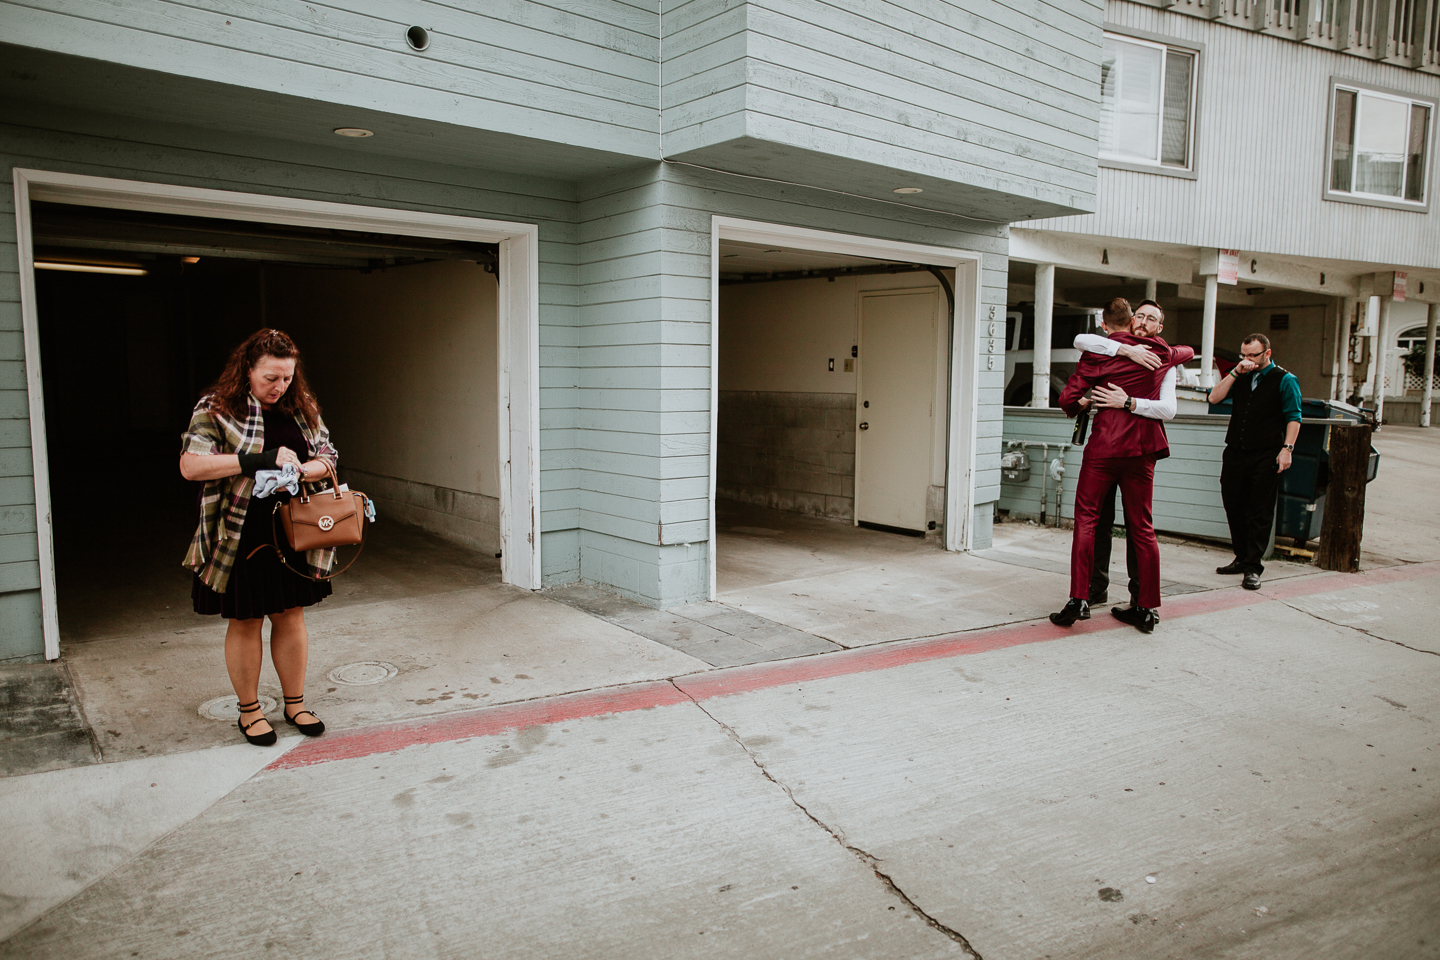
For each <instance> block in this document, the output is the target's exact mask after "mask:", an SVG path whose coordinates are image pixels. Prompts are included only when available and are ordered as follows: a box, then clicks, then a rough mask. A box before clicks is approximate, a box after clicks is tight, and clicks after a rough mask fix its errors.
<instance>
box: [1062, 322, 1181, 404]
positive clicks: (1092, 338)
mask: <svg viewBox="0 0 1440 960" xmlns="http://www.w3.org/2000/svg"><path fill="white" fill-rule="evenodd" d="M1075 349H1076V350H1079V351H1081V352H1084V353H1098V354H1101V355H1103V356H1107V357H1113V356H1115V354H1117V353H1119V352H1120V344H1119V343H1116V342H1115V341H1114V340H1111V339H1110V338H1109V337H1102V336H1100V335H1099V334H1098V333H1082V334H1080V335H1079V336H1078V337H1076V338H1075ZM1135 412H1136V413H1138V414H1140V416H1142V417H1149V418H1150V419H1152V420H1173V419H1175V368H1174V367H1171V368H1170V369H1168V370H1166V371H1165V378H1164V379H1163V380H1161V381H1160V399H1159V400H1146V399H1145V398H1143V397H1136V398H1135Z"/></svg>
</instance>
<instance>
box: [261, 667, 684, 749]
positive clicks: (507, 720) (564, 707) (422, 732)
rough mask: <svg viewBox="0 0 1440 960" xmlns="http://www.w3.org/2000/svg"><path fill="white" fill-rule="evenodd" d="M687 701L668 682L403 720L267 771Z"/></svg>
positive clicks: (314, 744) (330, 740) (338, 736)
mask: <svg viewBox="0 0 1440 960" xmlns="http://www.w3.org/2000/svg"><path fill="white" fill-rule="evenodd" d="M689 702H690V698H689V697H687V696H685V694H683V693H681V692H680V691H679V690H677V689H675V686H674V684H672V683H670V682H669V681H668V680H649V681H646V682H644V683H635V684H629V685H627V686H623V687H610V688H607V689H605V690H586V691H584V692H583V693H567V694H561V695H560V696H555V697H545V698H544V699H541V700H527V701H525V702H524V703H507V704H500V705H498V706H494V707H482V708H481V709H478V710H466V711H464V712H461V713H447V714H442V715H440V716H437V717H426V718H424V719H421V720H405V721H400V722H398V723H392V724H380V725H376V726H373V727H361V728H359V729H357V730H348V731H344V732H341V733H330V734H326V735H325V738H324V739H323V740H307V741H305V742H304V743H301V744H298V745H297V746H296V747H295V748H294V749H292V750H290V751H289V752H288V753H286V754H285V755H284V756H283V757H281V758H280V759H278V760H276V761H275V762H274V763H272V764H270V765H269V766H267V767H266V768H265V769H266V770H285V769H290V768H294V767H308V766H311V765H313V764H317V763H328V762H329V761H331V760H354V759H356V758H359V757H368V756H372V755H374V754H377V753H389V752H391V751H394V750H403V749H404V748H406V747H413V746H418V745H420V744H426V743H448V742H449V741H452V740H468V739H470V738H471V737H488V736H491V735H493V734H497V733H504V732H505V731H507V730H519V729H523V728H525V727H534V726H539V725H540V724H549V723H562V722H564V721H567V720H579V719H581V718H583V717H598V716H601V715H604V714H610V713H629V712H631V711H632V710H648V709H650V708H651V707H667V706H670V705H672V704H676V703H689Z"/></svg>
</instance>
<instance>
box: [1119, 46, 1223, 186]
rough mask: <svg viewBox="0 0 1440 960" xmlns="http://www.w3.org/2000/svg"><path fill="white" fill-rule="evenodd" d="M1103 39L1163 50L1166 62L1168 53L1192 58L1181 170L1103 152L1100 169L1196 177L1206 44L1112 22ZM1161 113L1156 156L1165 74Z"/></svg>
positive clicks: (1162, 123) (1162, 120) (1162, 122)
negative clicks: (1202, 72) (1201, 80)
mask: <svg viewBox="0 0 1440 960" xmlns="http://www.w3.org/2000/svg"><path fill="white" fill-rule="evenodd" d="M1105 36H1106V37H1110V38H1114V39H1116V40H1120V41H1123V42H1125V43H1136V44H1139V45H1141V46H1152V47H1160V48H1162V49H1164V50H1165V53H1166V59H1167V60H1168V58H1169V53H1170V51H1171V50H1175V51H1178V52H1181V53H1185V54H1188V55H1190V56H1193V57H1194V58H1195V59H1194V61H1193V62H1192V66H1191V73H1190V135H1189V137H1188V138H1187V142H1186V144H1185V147H1186V164H1185V166H1183V167H1177V166H1171V165H1169V164H1165V163H1161V162H1160V161H1159V160H1156V161H1155V162H1154V163H1150V162H1147V161H1142V160H1136V159H1135V158H1133V157H1120V156H1112V155H1109V154H1106V153H1103V152H1100V153H1099V160H1100V166H1102V167H1107V168H1109V169H1112V170H1129V171H1132V172H1134V173H1153V174H1159V175H1160V176H1166V177H1180V178H1182V179H1186V180H1195V179H1198V178H1199V173H1198V172H1197V163H1196V153H1197V151H1196V144H1197V143H1198V142H1199V130H1200V78H1201V66H1202V63H1203V61H1204V57H1205V45H1204V44H1203V43H1190V42H1188V41H1184V40H1177V39H1175V38H1174V37H1167V36H1164V35H1162V34H1158V33H1149V32H1146V31H1143V30H1132V29H1130V28H1129V27H1125V26H1122V25H1120V24H1115V23H1107V24H1105ZM1161 78H1162V79H1161V98H1162V99H1161V112H1160V126H1159V130H1158V131H1157V134H1156V137H1157V149H1156V151H1155V154H1156V156H1157V157H1158V156H1159V155H1160V150H1159V149H1158V143H1159V138H1160V137H1163V136H1164V131H1165V112H1164V99H1163V98H1164V79H1163V78H1164V72H1163V67H1162V72H1161Z"/></svg>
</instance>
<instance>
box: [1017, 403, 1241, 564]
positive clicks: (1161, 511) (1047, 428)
mask: <svg viewBox="0 0 1440 960" xmlns="http://www.w3.org/2000/svg"><path fill="white" fill-rule="evenodd" d="M1229 422H1230V421H1229V418H1227V417H1177V418H1176V419H1175V420H1173V421H1171V422H1170V423H1167V424H1166V425H1165V433H1166V435H1167V436H1168V437H1169V438H1170V456H1169V457H1168V458H1167V459H1165V460H1161V461H1160V462H1159V463H1157V464H1156V465H1155V496H1154V502H1153V507H1154V517H1155V529H1156V530H1159V531H1161V532H1162V533H1178V534H1183V535H1186V536H1196V537H1210V538H1213V539H1216V540H1226V541H1228V540H1229V539H1230V528H1229V526H1228V525H1227V524H1226V522H1225V508H1224V506H1223V505H1222V504H1221V503H1220V455H1221V453H1222V452H1223V451H1224V449H1225V428H1226V426H1227V425H1228V424H1229ZM1074 426H1075V422H1074V421H1073V420H1071V419H1069V418H1068V417H1066V416H1065V415H1064V414H1063V413H1061V412H1060V411H1059V410H1031V409H1028V408H1025V407H1007V408H1005V434H1004V438H1003V439H1004V440H1028V441H1032V442H1037V443H1048V444H1050V447H1049V450H1048V451H1046V450H1045V449H1043V448H1041V447H1030V448H1029V450H1028V452H1029V454H1030V458H1031V461H1032V467H1031V474H1030V480H1029V481H1028V482H1026V483H1023V484H1017V483H1009V482H1006V483H1002V484H1001V486H1000V497H999V504H1000V509H1002V510H1008V511H1010V513H1011V515H1012V516H1017V517H1025V518H1032V517H1038V516H1039V515H1040V499H1041V473H1042V466H1043V465H1044V464H1046V463H1048V462H1049V461H1050V460H1054V459H1056V458H1057V457H1059V456H1061V451H1060V450H1059V448H1058V445H1059V444H1068V443H1069V442H1070V435H1071V431H1072V429H1073V428H1074ZM1047 452H1048V458H1045V457H1046V454H1047ZM1084 452H1085V451H1084V448H1083V447H1073V446H1072V447H1069V448H1068V449H1067V450H1065V451H1064V461H1065V479H1064V483H1063V485H1062V487H1061V517H1062V518H1063V519H1065V520H1073V519H1074V518H1075V484H1076V481H1077V480H1078V479H1079V477H1080V465H1081V462H1082V460H1083V458H1084ZM1047 484H1048V488H1049V493H1048V496H1047V498H1046V500H1047V503H1048V507H1047V514H1048V519H1049V520H1050V522H1051V523H1053V522H1054V518H1055V481H1054V480H1053V479H1052V480H1049V481H1048V482H1047ZM1117 522H1119V521H1117Z"/></svg>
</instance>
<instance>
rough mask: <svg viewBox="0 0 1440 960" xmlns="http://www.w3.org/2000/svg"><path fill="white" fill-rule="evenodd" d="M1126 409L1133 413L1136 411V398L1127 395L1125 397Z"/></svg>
mask: <svg viewBox="0 0 1440 960" xmlns="http://www.w3.org/2000/svg"><path fill="white" fill-rule="evenodd" d="M1125 409H1126V410H1129V411H1130V412H1131V413H1134V412H1135V398H1134V397H1126V398H1125Z"/></svg>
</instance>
